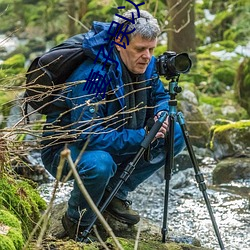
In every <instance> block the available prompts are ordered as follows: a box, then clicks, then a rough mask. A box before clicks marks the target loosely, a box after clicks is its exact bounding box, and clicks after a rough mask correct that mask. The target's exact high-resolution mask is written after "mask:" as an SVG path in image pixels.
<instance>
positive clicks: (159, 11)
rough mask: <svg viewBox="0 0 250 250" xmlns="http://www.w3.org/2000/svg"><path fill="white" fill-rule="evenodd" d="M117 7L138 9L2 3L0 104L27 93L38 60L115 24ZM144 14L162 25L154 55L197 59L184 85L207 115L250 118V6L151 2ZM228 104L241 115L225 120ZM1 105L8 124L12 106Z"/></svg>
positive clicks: (59, 0)
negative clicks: (98, 24) (95, 25)
mask: <svg viewBox="0 0 250 250" xmlns="http://www.w3.org/2000/svg"><path fill="white" fill-rule="evenodd" d="M138 3H139V2H138ZM118 6H125V7H126V8H125V9H130V8H133V6H132V4H131V3H129V2H128V1H120V0H117V1H115V0H105V1H96V0H91V1H86V0H80V1H76V0H70V1H68V0H43V1H32V0H15V1H13V0H0V13H1V16H0V18H1V27H0V34H2V35H4V36H3V37H4V38H3V39H2V40H0V48H1V49H0V63H1V71H0V86H1V90H0V100H1V101H0V104H1V105H2V104H4V103H6V102H7V101H9V100H11V99H13V98H14V97H15V96H16V95H17V93H19V91H18V89H19V90H20V91H22V90H23V88H22V87H21V88H18V87H17V86H19V87H20V86H23V85H24V82H25V72H26V70H27V66H28V65H29V63H30V62H31V60H33V59H34V58H35V56H37V55H39V54H42V53H43V52H44V51H46V50H48V49H49V48H51V47H52V46H54V45H57V44H59V43H60V42H62V41H63V40H65V39H66V38H68V37H70V36H72V35H75V34H77V33H85V32H87V30H89V29H90V28H91V25H92V22H93V21H94V20H97V21H105V22H106V21H107V22H111V21H112V19H113V16H114V15H115V14H116V13H117V12H118V9H117V7H118ZM140 9H146V10H148V11H149V12H151V13H152V14H153V15H154V16H155V17H156V18H157V19H158V21H159V23H160V26H161V30H162V32H161V35H160V37H159V40H158V46H157V48H156V50H155V56H159V55H160V54H162V53H163V52H165V51H175V52H177V53H180V52H188V53H189V55H190V56H191V58H192V61H193V67H192V69H191V71H190V73H189V74H188V75H182V76H181V78H180V81H182V82H185V81H186V82H188V83H189V85H190V88H191V89H195V91H196V94H197V93H198V99H199V104H200V105H203V106H204V105H212V107H213V111H212V112H210V114H208V118H209V115H211V117H210V118H211V120H214V119H215V118H227V119H230V120H240V119H247V118H249V115H250V104H249V101H248V96H249V95H248V93H249V91H250V78H249V77H250V76H249V56H250V51H249V50H250V49H249V46H250V45H249V41H250V40H249V38H250V28H249V22H250V3H249V1H247V0H239V1H234V0H229V1H220V0H215V1H211V0H204V1H201V0H200V1H198V0H197V1H194V0H189V1H188V0H187V1H181V0H180V1H173V0H169V1H163V0H161V1H156V0H150V1H145V4H144V5H142V6H140ZM16 38H17V39H18V40H19V43H18V45H17V46H16V47H15V48H14V49H13V50H11V51H8V49H6V47H5V44H8V41H11V40H14V39H16ZM240 65H241V66H240ZM242 65H243V66H242ZM244 65H245V66H244ZM164 80H165V79H163V81H164ZM165 83H166V84H167V82H166V81H165ZM5 87H6V88H5ZM6 89H8V91H7V92H6ZM228 105H231V106H232V105H233V106H234V107H235V112H228V113H226V115H227V117H225V112H224V114H223V113H222V112H221V107H225V106H228ZM1 107H2V108H1V113H2V114H3V118H2V122H1V124H2V125H1V127H4V125H5V124H6V123H5V122H4V120H5V119H6V117H7V115H8V113H9V111H10V105H8V107H5V108H4V106H1ZM236 110H237V111H236Z"/></svg>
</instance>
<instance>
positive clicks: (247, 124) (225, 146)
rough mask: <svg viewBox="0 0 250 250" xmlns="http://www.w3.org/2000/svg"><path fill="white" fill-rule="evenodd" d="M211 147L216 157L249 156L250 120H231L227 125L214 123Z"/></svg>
mask: <svg viewBox="0 0 250 250" xmlns="http://www.w3.org/2000/svg"><path fill="white" fill-rule="evenodd" d="M210 136H211V139H210V144H209V147H210V149H211V150H212V151H213V152H214V157H215V159H219V160H220V159H223V158H226V157H230V156H239V155H242V156H243V155H244V156H249V157H250V155H249V154H250V153H249V152H248V150H249V147H250V120H242V121H238V122H231V123H229V124H226V125H214V126H213V127H211V130H210Z"/></svg>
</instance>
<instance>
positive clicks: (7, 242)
mask: <svg viewBox="0 0 250 250" xmlns="http://www.w3.org/2000/svg"><path fill="white" fill-rule="evenodd" d="M0 249H4V250H16V248H15V245H14V243H13V241H12V240H11V239H10V238H9V237H8V236H7V235H1V234H0Z"/></svg>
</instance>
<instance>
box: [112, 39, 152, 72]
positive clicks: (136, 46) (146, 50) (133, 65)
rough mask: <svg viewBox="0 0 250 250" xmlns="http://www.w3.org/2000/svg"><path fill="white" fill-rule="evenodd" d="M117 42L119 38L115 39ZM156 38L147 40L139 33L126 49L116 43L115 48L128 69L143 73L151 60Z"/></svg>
mask: <svg viewBox="0 0 250 250" xmlns="http://www.w3.org/2000/svg"><path fill="white" fill-rule="evenodd" d="M116 42H119V38H118V39H116ZM156 44H157V39H153V40H147V39H143V38H142V37H141V36H140V35H136V36H134V37H133V38H132V39H131V41H129V45H128V46H126V49H124V48H122V47H121V46H119V45H116V48H117V50H118V51H119V52H120V56H121V59H122V61H123V62H124V64H125V65H126V66H127V68H128V70H129V71H130V72H132V73H134V74H143V73H144V72H145V71H146V69H147V66H148V64H149V62H150V60H151V57H152V55H153V52H154V48H155V47H156Z"/></svg>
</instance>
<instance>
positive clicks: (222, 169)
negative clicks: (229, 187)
mask: <svg viewBox="0 0 250 250" xmlns="http://www.w3.org/2000/svg"><path fill="white" fill-rule="evenodd" d="M249 178H250V158H246V157H242V158H231V157H229V158H226V159H224V160H222V161H220V162H219V163H218V164H217V165H216V167H215V169H214V171H213V183H214V184H221V183H228V182H230V181H233V180H240V179H249Z"/></svg>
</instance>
